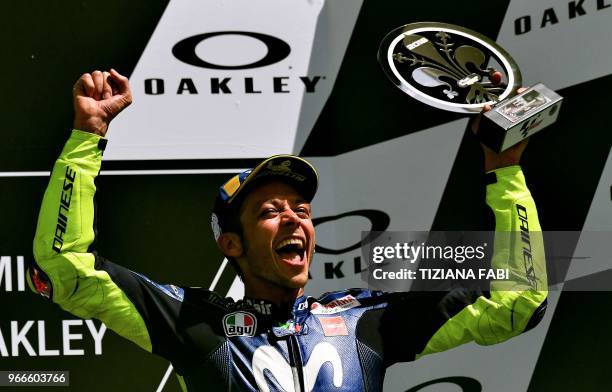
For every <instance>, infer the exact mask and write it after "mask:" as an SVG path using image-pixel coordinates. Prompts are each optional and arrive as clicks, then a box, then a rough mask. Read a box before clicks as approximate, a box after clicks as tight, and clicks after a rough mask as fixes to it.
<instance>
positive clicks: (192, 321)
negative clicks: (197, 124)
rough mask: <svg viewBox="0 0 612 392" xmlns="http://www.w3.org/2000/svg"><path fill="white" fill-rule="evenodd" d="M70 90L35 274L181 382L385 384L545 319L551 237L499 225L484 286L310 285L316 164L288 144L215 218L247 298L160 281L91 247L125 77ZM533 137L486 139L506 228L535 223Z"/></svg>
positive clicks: (92, 80) (72, 307)
mask: <svg viewBox="0 0 612 392" xmlns="http://www.w3.org/2000/svg"><path fill="white" fill-rule="evenodd" d="M73 97H74V109H75V120H74V130H73V131H72V134H71V136H70V138H69V139H68V141H67V143H66V145H65V147H64V149H63V151H62V153H61V155H60V157H59V159H58V160H57V162H56V164H55V166H54V168H53V172H52V174H51V179H50V181H49V185H48V188H47V191H46V193H45V196H44V200H43V203H42V208H41V211H40V216H39V220H38V227H37V231H36V238H35V240H34V254H35V259H36V262H35V263H33V265H32V266H31V267H30V268H29V270H28V283H29V285H30V287H31V288H32V289H33V290H34V291H36V292H38V293H40V294H42V295H43V296H45V297H47V298H50V299H52V300H53V302H55V303H57V304H59V305H60V306H61V307H62V308H63V309H65V310H67V311H69V312H71V313H73V314H74V315H76V316H78V317H82V318H92V317H93V318H97V319H99V320H101V321H103V322H104V323H105V324H106V325H107V326H108V327H109V328H111V329H113V330H114V331H115V332H117V333H118V334H119V335H121V336H123V337H125V338H126V339H129V340H131V341H133V342H135V343H136V344H138V345H139V346H140V347H142V348H144V349H145V350H147V351H150V352H153V353H156V354H158V355H161V356H162V357H164V358H166V359H168V360H169V361H170V362H172V364H173V366H174V369H175V370H176V372H177V373H178V374H179V376H180V380H181V384H182V386H183V388H184V389H186V390H189V391H201V390H215V391H216V390H245V391H256V390H261V391H272V390H273V391H313V390H316V391H332V390H333V391H337V390H343V391H362V390H367V391H379V390H381V389H382V385H383V378H384V374H385V369H386V368H387V367H388V366H391V365H392V364H394V363H396V362H400V361H412V360H414V359H417V358H419V357H420V356H423V355H426V354H431V353H435V352H440V351H444V350H446V349H449V348H452V347H455V346H458V345H460V344H463V343H466V342H469V341H472V340H474V341H476V342H477V343H479V344H486V345H488V344H495V343H498V342H502V341H504V340H507V339H509V338H511V337H513V336H516V335H518V334H520V333H522V332H524V331H527V330H529V329H530V328H532V327H534V326H535V325H536V324H537V323H538V321H539V320H540V319H541V318H542V315H543V312H544V309H545V307H546V295H547V292H546V271H545V260H544V253H543V245H542V243H541V240H533V241H532V243H531V254H530V257H531V260H532V264H531V265H529V266H528V265H526V264H525V262H524V255H523V253H522V252H523V251H522V249H521V248H520V245H519V244H518V243H515V242H513V241H503V240H500V239H498V238H496V240H495V248H496V249H495V255H494V256H493V260H492V264H493V267H496V268H508V269H509V271H510V281H504V282H500V283H499V284H498V283H497V282H494V283H491V291H490V292H487V293H476V292H470V291H466V290H455V291H452V292H449V293H446V292H442V293H439V292H431V293H423V292H408V293H401V292H398V293H385V292H378V291H370V290H366V289H351V290H344V291H338V292H332V293H327V294H324V295H323V296H321V297H319V298H313V297H306V296H304V286H305V284H306V283H307V281H308V268H309V265H310V263H311V262H312V257H313V254H314V247H315V232H314V227H313V224H312V216H311V209H310V202H311V200H312V199H313V197H314V195H315V192H316V190H317V185H318V176H317V173H316V170H315V169H314V168H313V167H312V165H310V164H309V163H308V162H307V161H306V160H304V159H302V158H299V157H296V156H291V155H281V156H274V157H271V158H268V159H266V160H264V161H262V162H261V163H260V164H258V165H257V166H256V167H255V168H253V169H252V170H249V171H246V172H244V173H241V174H239V175H236V176H234V177H232V178H231V179H229V180H228V181H227V182H226V183H225V184H223V185H222V186H221V187H220V188H219V192H218V195H217V199H216V202H215V206H214V210H213V215H212V226H213V232H214V235H215V239H216V241H217V244H218V246H219V248H220V249H221V250H222V252H223V253H224V254H225V256H226V257H227V258H228V259H229V260H230V262H231V263H232V265H233V266H234V268H236V270H237V272H238V274H239V275H240V276H241V278H242V280H243V281H244V284H245V291H246V296H245V298H244V299H243V300H241V301H238V302H234V301H233V300H232V299H226V298H222V297H220V296H218V295H217V294H215V293H214V292H210V291H207V290H203V289H200V288H187V287H177V286H174V285H160V284H157V283H155V282H152V281H151V280H149V279H148V278H146V277H145V276H143V275H140V274H138V273H135V272H132V271H130V270H128V269H126V268H124V267H122V266H120V265H118V264H114V263H112V262H110V261H108V260H106V259H104V258H103V257H101V256H100V255H98V254H97V253H96V252H95V250H93V248H92V244H93V242H94V239H95V238H94V237H95V233H96V232H95V228H94V201H93V198H94V194H95V191H96V186H95V183H94V180H95V178H96V176H97V175H98V172H99V169H100V164H101V160H102V152H103V150H104V148H105V146H106V139H105V136H106V132H107V130H108V125H109V123H110V121H111V120H112V119H113V118H114V117H115V116H116V115H118V114H119V113H120V112H121V111H122V110H123V109H124V108H125V107H127V106H128V105H129V104H130V103H131V92H130V86H129V82H128V80H127V78H125V77H124V76H121V75H120V74H119V73H117V72H116V71H115V70H112V69H111V70H110V72H100V71H94V72H93V73H91V74H89V73H87V74H84V75H83V76H81V78H80V79H79V80H78V81H77V83H76V84H75V86H74V91H73ZM524 147H525V144H524V143H523V144H520V145H517V146H515V147H514V148H512V149H510V150H508V151H506V152H504V153H501V154H495V153H493V152H492V151H490V150H487V149H486V148H485V168H486V170H487V171H489V173H488V174H487V180H488V185H487V203H488V204H489V206H490V207H491V209H492V210H493V212H494V214H495V219H496V232H502V231H504V232H520V230H523V231H525V230H528V231H539V230H540V227H539V223H538V217H537V212H536V210H535V205H534V202H533V199H532V198H531V195H530V193H529V191H528V190H527V187H526V184H525V179H524V177H523V174H522V172H521V169H520V167H519V166H518V162H519V159H520V156H521V153H522V151H523V149H524ZM533 238H537V237H536V236H534V237H533ZM502 285H503V286H502ZM502 288H504V290H502ZM398 325H402V333H401V339H398V335H397V330H396V328H397V326H398Z"/></svg>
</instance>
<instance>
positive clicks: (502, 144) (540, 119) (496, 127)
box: [477, 83, 563, 153]
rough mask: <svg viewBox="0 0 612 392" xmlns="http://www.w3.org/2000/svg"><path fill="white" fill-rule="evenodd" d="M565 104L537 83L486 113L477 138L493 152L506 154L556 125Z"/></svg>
mask: <svg viewBox="0 0 612 392" xmlns="http://www.w3.org/2000/svg"><path fill="white" fill-rule="evenodd" d="M562 101H563V97H561V96H560V95H559V94H557V93H556V92H554V91H553V90H551V89H549V88H548V87H546V86H545V85H543V84H542V83H538V84H536V85H534V86H532V87H530V88H528V89H527V90H525V91H523V92H522V93H521V94H518V95H515V96H514V97H512V98H508V99H505V100H503V101H501V102H499V103H497V104H496V105H495V106H493V108H492V110H490V111H488V112H486V113H484V114H483V116H482V120H481V122H480V126H479V129H478V133H477V136H478V138H479V139H480V141H481V142H482V143H483V144H484V145H486V146H487V147H489V148H490V149H492V150H493V151H495V152H498V153H499V152H501V151H504V150H506V149H508V148H510V147H512V146H514V145H515V144H517V143H519V142H520V141H522V140H524V139H526V138H528V137H530V136H531V135H533V134H534V133H537V132H539V131H541V130H542V129H544V128H546V127H547V126H549V125H551V124H553V123H554V122H555V121H557V116H558V115H559V108H560V107H561V102H562Z"/></svg>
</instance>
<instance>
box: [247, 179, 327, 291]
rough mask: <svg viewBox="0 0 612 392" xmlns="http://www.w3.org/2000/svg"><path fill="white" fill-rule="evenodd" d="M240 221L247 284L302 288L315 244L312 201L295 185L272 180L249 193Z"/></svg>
mask: <svg viewBox="0 0 612 392" xmlns="http://www.w3.org/2000/svg"><path fill="white" fill-rule="evenodd" d="M240 222H241V225H242V233H243V247H244V256H243V259H244V258H245V259H246V263H241V268H242V270H243V272H244V275H245V283H246V285H247V286H248V285H249V284H250V285H251V286H258V287H263V288H265V287H266V286H269V285H270V284H272V285H275V286H277V287H280V288H282V289H300V290H301V289H302V288H303V287H304V285H305V284H306V283H307V282H308V267H309V266H310V262H311V261H312V255H313V253H314V245H315V233H314V226H313V225H312V218H311V210H310V203H308V202H307V201H305V200H304V199H303V197H302V196H301V195H300V194H299V193H298V192H297V191H296V190H295V188H293V187H292V186H290V185H288V184H286V183H284V182H280V181H274V182H269V183H267V184H264V185H261V186H259V187H257V188H255V189H254V190H253V191H251V192H250V193H249V194H248V195H247V196H246V198H245V200H244V202H243V204H242V206H241V210H240Z"/></svg>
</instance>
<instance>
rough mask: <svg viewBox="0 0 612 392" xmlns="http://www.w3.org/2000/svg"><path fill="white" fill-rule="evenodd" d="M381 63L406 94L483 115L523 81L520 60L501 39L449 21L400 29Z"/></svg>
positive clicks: (384, 46) (383, 47) (381, 52)
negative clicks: (515, 58) (507, 49)
mask: <svg viewBox="0 0 612 392" xmlns="http://www.w3.org/2000/svg"><path fill="white" fill-rule="evenodd" d="M378 61H379V63H380V65H381V66H382V68H383V71H384V72H385V74H386V75H387V77H388V78H389V79H391V81H392V82H393V83H394V84H395V85H396V86H397V87H398V88H400V89H401V90H402V91H404V92H405V93H406V94H408V95H410V96H411V97H413V98H415V99H417V100H419V101H421V102H423V103H425V104H427V105H430V106H433V107H436V108H438V109H443V110H447V111H452V112H458V113H468V114H473V113H479V112H481V111H482V109H483V107H484V105H486V104H489V105H494V104H495V103H497V102H500V101H502V100H504V99H505V98H508V97H511V96H513V95H515V94H516V89H517V88H519V87H520V86H521V82H522V80H521V72H520V70H519V68H518V66H517V64H516V62H515V61H514V59H513V58H512V56H510V54H508V53H507V52H506V51H505V50H504V49H503V48H501V47H500V46H499V45H498V44H497V43H495V41H493V40H491V39H489V38H487V37H485V36H484V35H482V34H480V33H478V32H476V31H473V30H470V29H466V28H465V27H461V26H456V25H452V24H447V23H438V22H419V23H411V24H407V25H404V26H401V27H398V28H396V29H394V30H393V31H391V32H390V33H389V34H387V35H386V36H385V38H384V39H383V40H382V42H381V44H380V48H379V49H378Z"/></svg>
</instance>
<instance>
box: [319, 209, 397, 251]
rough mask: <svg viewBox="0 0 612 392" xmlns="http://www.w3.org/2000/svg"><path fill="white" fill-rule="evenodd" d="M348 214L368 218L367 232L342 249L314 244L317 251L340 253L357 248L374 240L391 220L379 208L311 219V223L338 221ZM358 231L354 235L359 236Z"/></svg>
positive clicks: (348, 215)
mask: <svg viewBox="0 0 612 392" xmlns="http://www.w3.org/2000/svg"><path fill="white" fill-rule="evenodd" d="M350 216H357V217H363V218H366V219H367V220H369V221H370V222H371V223H372V227H371V228H370V230H369V233H368V234H367V235H365V236H364V238H363V239H361V240H360V241H358V242H356V243H354V244H353V245H351V246H347V247H346V248H342V249H330V248H325V247H323V246H320V245H319V244H317V245H315V250H316V251H317V252H319V253H325V254H330V255H340V254H343V253H347V252H350V251H352V250H355V249H359V247H361V246H364V245H366V244H369V243H370V242H372V241H373V240H375V239H376V238H377V237H378V236H379V235H380V234H381V233H382V232H383V231H385V230H386V229H387V227H389V223H390V222H391V218H390V217H389V215H387V213H385V212H383V211H379V210H357V211H349V212H345V213H343V214H340V215H335V216H325V217H320V218H317V219H313V220H312V224H313V225H314V226H315V227H316V226H318V225H320V224H323V223H327V222H333V221H338V220H341V219H343V218H347V217H350ZM359 234H360V233H359V232H357V233H355V236H356V237H358V236H359Z"/></svg>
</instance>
